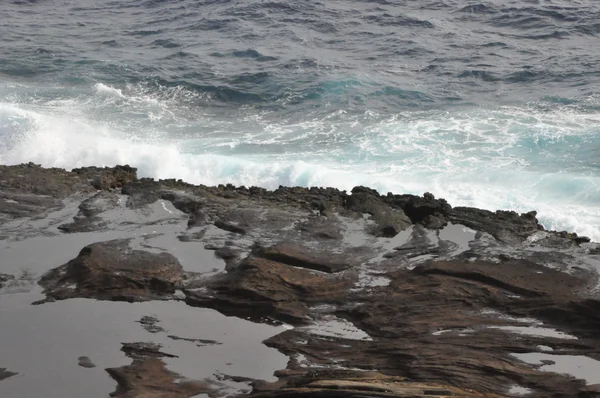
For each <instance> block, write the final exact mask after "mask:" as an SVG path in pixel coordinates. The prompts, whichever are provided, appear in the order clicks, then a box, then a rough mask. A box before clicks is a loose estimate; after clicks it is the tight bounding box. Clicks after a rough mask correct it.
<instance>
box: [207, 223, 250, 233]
mask: <svg viewBox="0 0 600 398" xmlns="http://www.w3.org/2000/svg"><path fill="white" fill-rule="evenodd" d="M215 227H217V228H220V229H222V230H224V231H229V232H233V233H236V234H242V235H244V234H246V229H245V228H243V227H241V226H239V225H236V224H234V223H232V222H226V221H223V220H217V221H215Z"/></svg>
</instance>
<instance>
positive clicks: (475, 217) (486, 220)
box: [450, 207, 544, 243]
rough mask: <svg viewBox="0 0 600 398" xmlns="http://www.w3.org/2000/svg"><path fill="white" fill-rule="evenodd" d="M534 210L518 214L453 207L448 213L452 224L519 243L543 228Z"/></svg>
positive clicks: (504, 240)
mask: <svg viewBox="0 0 600 398" xmlns="http://www.w3.org/2000/svg"><path fill="white" fill-rule="evenodd" d="M536 214H537V213H536V212H535V211H531V212H529V213H523V214H518V213H516V212H514V211H504V210H498V211H496V212H491V211H489V210H481V209H475V208H472V207H455V208H454V209H453V211H452V213H451V215H450V221H451V222H452V223H454V224H462V225H465V226H467V227H469V228H473V229H474V230H476V231H484V232H487V233H489V234H490V235H492V236H493V237H494V238H496V239H498V240H499V241H501V242H505V243H521V242H522V241H524V240H525V239H526V238H527V237H528V236H530V235H531V234H533V233H535V232H538V231H540V230H543V229H544V228H543V227H542V226H541V225H540V224H539V223H538V220H537V218H536Z"/></svg>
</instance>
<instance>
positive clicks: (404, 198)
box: [386, 193, 452, 229]
mask: <svg viewBox="0 0 600 398" xmlns="http://www.w3.org/2000/svg"><path fill="white" fill-rule="evenodd" d="M386 202H387V203H389V204H390V205H391V206H395V207H398V208H400V209H402V210H403V211H404V213H405V214H406V215H407V216H408V217H409V218H410V220H411V222H412V223H413V224H421V225H423V226H425V227H427V228H431V229H436V228H439V227H438V226H439V225H441V226H442V227H443V226H445V225H446V224H447V222H448V216H449V214H450V213H451V211H452V207H451V206H450V205H449V204H448V202H446V200H444V199H435V197H434V196H433V195H432V194H430V193H425V194H424V195H423V197H420V196H415V195H393V194H391V193H388V194H387V196H386Z"/></svg>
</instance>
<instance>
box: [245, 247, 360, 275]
mask: <svg viewBox="0 0 600 398" xmlns="http://www.w3.org/2000/svg"><path fill="white" fill-rule="evenodd" d="M255 256H256V257H262V258H265V259H267V260H271V261H276V262H279V263H282V264H287V265H292V266H294V267H300V268H307V269H313V270H316V271H322V272H328V273H335V272H340V271H343V270H345V269H348V268H350V267H353V266H356V265H358V263H357V262H356V260H355V259H351V258H349V257H346V256H340V255H337V256H336V255H333V254H331V253H319V252H317V251H315V250H312V249H310V248H306V247H302V246H298V245H294V244H291V243H279V244H277V245H274V246H271V247H266V248H260V249H257V250H256V253H255Z"/></svg>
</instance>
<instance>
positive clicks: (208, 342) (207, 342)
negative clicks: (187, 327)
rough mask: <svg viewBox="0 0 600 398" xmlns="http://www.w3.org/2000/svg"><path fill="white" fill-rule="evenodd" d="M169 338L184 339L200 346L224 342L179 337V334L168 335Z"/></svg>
mask: <svg viewBox="0 0 600 398" xmlns="http://www.w3.org/2000/svg"><path fill="white" fill-rule="evenodd" d="M167 337H168V338H170V339H172V340H183V341H189V342H190V343H196V345H197V346H198V347H204V346H207V345H221V344H223V343H219V342H218V341H215V340H205V339H190V338H187V337H178V336H174V335H168V336H167Z"/></svg>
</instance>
